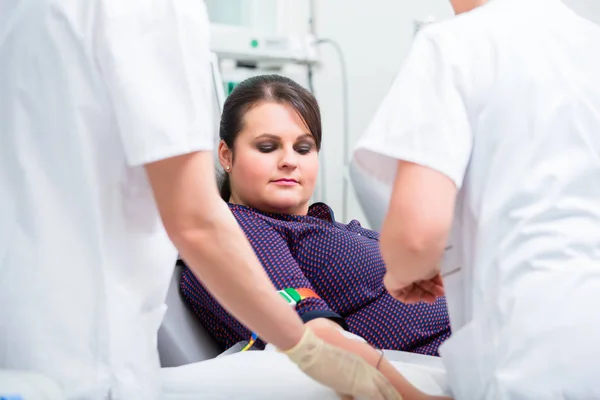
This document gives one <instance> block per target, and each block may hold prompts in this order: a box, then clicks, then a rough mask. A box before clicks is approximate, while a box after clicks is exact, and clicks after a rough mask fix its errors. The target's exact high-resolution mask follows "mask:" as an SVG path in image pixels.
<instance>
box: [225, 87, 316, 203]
mask: <svg viewBox="0 0 600 400" xmlns="http://www.w3.org/2000/svg"><path fill="white" fill-rule="evenodd" d="M265 101H267V102H274V103H282V104H287V105H289V106H291V107H292V108H293V109H294V110H296V112H297V113H298V115H299V116H300V118H302V121H304V123H305V124H306V126H307V127H308V130H309V132H310V134H311V135H312V136H313V138H314V139H315V143H316V145H317V151H318V150H320V149H321V111H320V110H319V104H318V103H317V100H316V99H315V97H314V96H313V95H312V93H310V92H309V91H308V90H306V89H305V88H303V87H302V86H300V85H299V84H298V83H296V82H294V81H293V80H291V79H289V78H286V77H284V76H281V75H260V76H255V77H252V78H249V79H246V80H245V81H242V82H241V83H240V84H238V85H237V86H236V87H235V89H233V91H232V92H231V94H230V95H229V96H228V97H227V99H226V100H225V104H224V105H223V114H222V116H221V126H220V129H219V136H220V138H221V140H223V141H224V142H225V144H227V147H229V149H231V151H232V157H233V148H234V143H235V140H236V138H237V136H238V134H239V133H240V131H241V130H242V128H243V122H244V115H246V113H247V112H248V111H249V110H250V109H251V108H252V107H254V106H256V105H257V104H258V103H261V102H265ZM220 192H221V197H222V198H223V200H225V201H228V200H229V198H230V197H231V185H230V182H229V174H227V173H226V174H225V175H224V176H223V179H222V180H221V187H220Z"/></svg>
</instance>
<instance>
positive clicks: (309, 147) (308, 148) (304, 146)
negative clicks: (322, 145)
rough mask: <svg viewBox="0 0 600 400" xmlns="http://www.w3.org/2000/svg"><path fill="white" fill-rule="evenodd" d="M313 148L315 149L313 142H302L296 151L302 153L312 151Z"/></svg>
mask: <svg viewBox="0 0 600 400" xmlns="http://www.w3.org/2000/svg"><path fill="white" fill-rule="evenodd" d="M312 149H313V146H312V144H301V145H298V146H296V151H297V152H298V153H299V154H302V155H304V154H308V153H310V151H311V150H312Z"/></svg>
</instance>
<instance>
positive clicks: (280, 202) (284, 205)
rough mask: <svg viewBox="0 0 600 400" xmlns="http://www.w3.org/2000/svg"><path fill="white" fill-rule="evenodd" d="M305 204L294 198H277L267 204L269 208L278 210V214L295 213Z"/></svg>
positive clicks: (301, 200)
mask: <svg viewBox="0 0 600 400" xmlns="http://www.w3.org/2000/svg"><path fill="white" fill-rule="evenodd" d="M306 204H307V202H306V201H304V200H303V199H299V198H298V197H295V196H294V197H293V196H279V197H278V198H276V199H271V200H270V201H269V202H268V205H269V208H271V209H273V210H279V211H278V212H281V213H285V214H288V213H292V212H296V210H298V209H300V208H302V206H303V205H306Z"/></svg>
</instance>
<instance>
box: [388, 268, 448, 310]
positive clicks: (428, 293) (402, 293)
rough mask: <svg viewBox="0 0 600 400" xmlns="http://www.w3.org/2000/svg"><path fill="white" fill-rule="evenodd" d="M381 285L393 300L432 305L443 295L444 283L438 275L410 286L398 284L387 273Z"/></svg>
mask: <svg viewBox="0 0 600 400" xmlns="http://www.w3.org/2000/svg"><path fill="white" fill-rule="evenodd" d="M383 284H384V285H385V288H386V289H387V290H388V292H389V293H390V295H391V296H392V297H393V298H395V299H396V300H399V301H401V302H403V303H405V304H414V303H418V302H420V301H423V302H425V303H434V302H435V301H436V300H437V298H438V297H441V296H443V295H444V283H443V281H442V276H441V275H440V274H439V273H437V274H436V275H435V276H434V277H433V278H430V279H425V280H421V281H416V282H412V283H410V284H401V283H400V284H399V283H397V282H396V281H395V280H394V279H393V278H392V277H391V276H390V275H389V273H387V274H385V276H384V278H383Z"/></svg>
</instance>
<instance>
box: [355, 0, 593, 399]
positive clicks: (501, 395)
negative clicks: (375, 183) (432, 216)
mask: <svg viewBox="0 0 600 400" xmlns="http://www.w3.org/2000/svg"><path fill="white" fill-rule="evenodd" d="M397 160H405V161H408V162H413V163H417V164H420V165H424V166H427V167H429V168H432V169H434V170H437V171H439V172H441V173H443V174H445V175H446V176H448V177H449V178H450V179H452V181H454V183H455V184H456V186H457V187H458V188H459V189H460V190H459V195H458V203H457V206H456V214H455V225H454V227H453V234H452V236H451V242H452V243H451V244H452V245H453V246H454V247H453V249H452V251H450V253H449V254H448V255H447V258H446V260H445V265H444V267H443V272H445V273H450V272H451V271H454V270H455V269H456V268H459V267H462V269H461V270H460V271H459V272H458V273H455V274H451V275H450V276H449V277H448V278H447V279H446V280H445V284H446V291H447V295H448V303H449V308H450V317H451V323H452V327H453V332H454V334H453V336H452V338H450V339H449V340H448V341H447V343H445V344H444V345H443V347H442V349H441V354H442V357H443V359H444V363H445V366H446V368H447V370H448V374H449V378H450V383H451V386H452V389H453V392H454V395H455V396H456V398H458V399H483V398H485V399H566V398H570V399H598V398H600V380H599V379H598V373H599V371H600V346H599V345H598V338H599V337H600V313H599V312H598V309H597V308H598V307H597V305H598V295H599V294H600V27H598V26H596V25H594V24H592V23H590V22H589V21H587V20H585V19H582V18H580V17H579V16H577V15H576V14H575V13H573V12H572V11H571V10H570V9H569V8H567V7H566V6H565V5H564V4H562V3H561V2H560V1H559V0H496V1H494V2H491V3H489V4H488V5H486V6H483V7H480V8H478V9H476V10H474V11H473V12H471V13H468V14H464V15H461V16H458V17H456V18H454V19H452V20H449V21H446V22H442V23H438V24H435V25H433V26H430V27H427V28H425V30H424V31H423V32H421V33H420V34H419V35H418V37H417V38H416V39H415V42H414V45H413V47H412V49H411V52H410V55H409V56H408V59H407V61H406V65H405V66H404V68H403V69H402V71H401V72H400V74H399V75H398V77H397V79H396V81H395V82H394V84H393V87H392V89H391V91H390V93H389V94H388V95H387V97H386V99H385V101H384V103H383V105H382V106H381V108H380V109H379V111H378V112H377V114H376V117H375V119H374V120H373V121H372V123H371V125H370V127H369V128H368V131H367V133H366V134H365V135H364V137H362V138H361V139H360V140H359V143H358V145H357V151H356V153H355V157H354V163H355V165H356V167H358V168H360V169H361V170H362V171H363V172H365V173H368V174H369V175H370V176H371V177H372V178H374V179H378V180H380V181H381V182H385V183H387V184H390V183H391V182H392V180H393V178H394V174H395V171H396V163H397ZM461 287H462V289H461Z"/></svg>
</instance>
